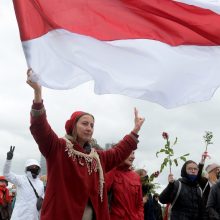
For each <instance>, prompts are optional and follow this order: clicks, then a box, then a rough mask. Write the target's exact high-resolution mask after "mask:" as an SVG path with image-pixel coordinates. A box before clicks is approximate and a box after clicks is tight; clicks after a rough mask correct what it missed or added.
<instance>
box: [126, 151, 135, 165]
mask: <svg viewBox="0 0 220 220" xmlns="http://www.w3.org/2000/svg"><path fill="white" fill-rule="evenodd" d="M134 159H135V155H134V151H132V153H131V154H130V155H129V157H128V158H127V159H126V160H125V161H124V164H125V165H127V166H129V167H130V166H132V164H133V162H134Z"/></svg>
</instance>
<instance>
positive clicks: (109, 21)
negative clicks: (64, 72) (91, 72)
mask: <svg viewBox="0 0 220 220" xmlns="http://www.w3.org/2000/svg"><path fill="white" fill-rule="evenodd" d="M14 7H15V12H16V16H17V20H18V24H19V29H20V35H21V40H22V41H25V40H30V39H33V38H37V37H40V36H42V35H44V34H46V33H47V32H49V31H50V30H53V29H57V28H62V29H66V30H69V31H71V32H74V33H79V34H83V35H87V36H91V37H94V38H97V39H100V40H107V41H112V40H120V39H140V38H141V39H153V40H158V41H161V42H164V43H167V44H170V45H172V46H176V45H182V44H184V45H220V26H219V24H220V15H218V14H216V13H214V12H212V11H210V10H207V9H202V8H199V7H195V6H190V5H186V4H183V3H177V2H173V1H171V0H129V1H128V0H126V1H125V0H120V1H119V0H111V1H109V0H92V1H83V0H71V1H70V0H66V1H64V0H63V1H60V0H46V1H39V0H31V1H30V0H14Z"/></svg>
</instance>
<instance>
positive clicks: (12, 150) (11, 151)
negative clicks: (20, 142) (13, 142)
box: [7, 146, 15, 160]
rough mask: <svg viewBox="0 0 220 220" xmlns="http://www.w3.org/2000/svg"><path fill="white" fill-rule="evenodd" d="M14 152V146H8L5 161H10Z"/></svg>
mask: <svg viewBox="0 0 220 220" xmlns="http://www.w3.org/2000/svg"><path fill="white" fill-rule="evenodd" d="M14 150H15V146H10V151H8V153H7V160H11V159H12V158H13V153H14Z"/></svg>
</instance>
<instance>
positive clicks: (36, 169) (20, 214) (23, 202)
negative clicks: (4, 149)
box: [3, 146, 44, 220]
mask: <svg viewBox="0 0 220 220" xmlns="http://www.w3.org/2000/svg"><path fill="white" fill-rule="evenodd" d="M14 149H15V147H13V146H11V147H10V151H9V152H8V153H7V160H6V162H5V165H4V168H3V173H4V176H5V178H6V179H7V180H8V181H9V182H11V183H13V184H14V185H16V201H15V205H14V209H13V212H12V216H11V220H27V219H28V220H38V219H39V211H38V210H37V207H36V203H37V197H36V195H35V193H34V190H33V188H32V186H31V184H30V182H31V183H32V185H33V186H34V188H35V190H36V191H37V193H38V195H39V196H41V197H43V196H44V185H43V182H42V181H41V180H40V179H39V173H40V164H39V163H38V161H37V160H35V159H29V160H27V161H26V163H25V174H24V175H17V174H15V173H13V172H11V163H12V158H13V154H14ZM29 181H30V182H29Z"/></svg>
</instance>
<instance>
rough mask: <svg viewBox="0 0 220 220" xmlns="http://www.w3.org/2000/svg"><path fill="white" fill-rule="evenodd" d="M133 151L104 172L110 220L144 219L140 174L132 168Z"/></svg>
mask: <svg viewBox="0 0 220 220" xmlns="http://www.w3.org/2000/svg"><path fill="white" fill-rule="evenodd" d="M134 159H135V156H134V151H133V152H132V153H131V154H130V156H129V157H128V158H127V159H126V160H125V161H124V162H123V163H121V164H120V165H119V166H118V167H117V168H115V169H113V170H111V171H110V172H108V173H107V174H106V186H107V190H108V191H109V192H110V194H111V197H110V201H109V207H110V220H144V208H143V198H142V186H141V181H140V176H139V175H138V174H137V173H136V172H135V171H134V170H133V169H132V164H133V161H134Z"/></svg>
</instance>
